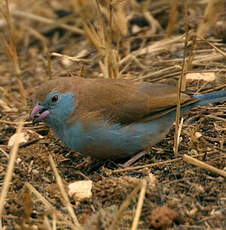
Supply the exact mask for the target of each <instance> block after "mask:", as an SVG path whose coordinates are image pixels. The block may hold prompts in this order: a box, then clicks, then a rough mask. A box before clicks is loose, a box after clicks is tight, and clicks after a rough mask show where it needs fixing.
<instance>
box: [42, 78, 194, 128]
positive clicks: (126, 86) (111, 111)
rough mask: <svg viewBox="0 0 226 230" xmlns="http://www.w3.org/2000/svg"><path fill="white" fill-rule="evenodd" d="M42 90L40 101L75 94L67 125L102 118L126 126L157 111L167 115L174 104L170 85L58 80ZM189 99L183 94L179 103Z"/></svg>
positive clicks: (104, 80)
mask: <svg viewBox="0 0 226 230" xmlns="http://www.w3.org/2000/svg"><path fill="white" fill-rule="evenodd" d="M41 88H42V90H41V92H40V91H39V97H42V99H43V97H44V95H46V92H49V91H51V90H58V91H60V92H73V93H75V111H74V112H73V113H72V114H71V116H70V117H69V119H68V122H69V123H71V122H74V121H75V120H77V119H79V118H82V119H83V120H84V121H87V122H88V121H90V120H93V119H95V120H96V119H102V118H105V119H109V120H112V121H117V122H119V123H121V124H129V123H132V122H134V121H139V120H142V119H144V118H145V119H148V120H149V119H152V115H153V114H155V116H154V117H156V112H158V111H159V112H160V114H161V113H162V112H164V113H166V109H167V108H172V106H175V105H176V103H177V93H176V88H175V87H173V86H169V85H164V84H149V83H144V82H140V83H139V82H133V81H130V80H120V79H118V80H115V79H104V78H97V79H85V78H79V77H76V78H59V79H57V80H56V79H55V80H52V81H49V82H48V83H47V84H45V85H44V86H43V87H41ZM40 95H42V96H40ZM192 100H193V98H192V97H190V96H189V95H187V94H182V100H181V101H182V103H185V102H189V101H192Z"/></svg>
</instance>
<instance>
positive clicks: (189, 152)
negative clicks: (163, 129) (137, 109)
mask: <svg viewBox="0 0 226 230" xmlns="http://www.w3.org/2000/svg"><path fill="white" fill-rule="evenodd" d="M170 2H171V4H170ZM225 9H226V5H225V3H224V1H223V0H208V1H207V0H206V1H201V0H200V1H179V0H174V1H168V0H159V1H151V0H146V1H136V0H131V1H129V0H109V1H107V0H70V1H66V2H63V1H59V0H56V1H35V0H31V1H25V0H21V1H20V3H19V4H18V1H16V0H10V1H7V0H5V1H1V2H0V13H1V14H0V38H1V43H0V47H1V50H0V58H1V59H0V61H1V65H0V154H1V160H0V177H1V180H2V181H3V178H5V179H4V181H3V182H2V188H1V196H0V200H1V202H0V218H1V225H2V229H4V228H5V229H8V228H10V227H11V228H13V229H19V230H22V229H23V230H24V229H48V230H50V229H51V230H55V229H66V228H67V229H133V230H135V229H148V228H151V229H153V228H155V227H156V226H155V225H153V218H152V219H151V220H150V218H151V217H150V216H152V217H153V215H154V214H155V215H156V214H159V216H158V218H159V220H160V222H161V221H163V220H166V219H167V221H166V222H164V223H163V224H162V229H164V228H165V229H166V228H167V227H168V225H170V224H172V223H173V227H172V228H173V229H179V228H182V229H207V228H208V229H222V230H223V229H224V226H225V225H226V222H225V212H226V211H225V202H226V200H225V195H226V193H225V181H224V178H223V177H225V167H226V164H225V140H226V132H225V131H226V126H225V112H226V107H225V105H224V104H215V105H213V106H209V107H208V106H206V107H205V108H197V109H194V110H192V111H191V113H190V114H189V115H186V116H185V119H184V122H180V119H179V116H178V118H177V124H176V132H175V140H174V138H173V132H171V133H170V134H169V135H168V136H167V138H166V139H165V140H164V141H163V142H162V143H160V144H158V145H157V146H154V147H153V149H152V151H151V154H150V155H147V156H145V157H143V158H142V159H140V160H139V161H138V162H136V163H135V164H134V165H133V166H132V167H130V168H126V169H121V168H119V166H118V164H117V163H118V162H111V161H108V162H100V161H92V162H91V161H90V159H89V158H87V157H84V156H80V155H79V154H78V153H72V152H69V150H67V149H66V148H65V147H63V146H62V145H61V143H60V142H59V141H58V140H56V138H55V137H54V136H53V134H52V132H51V131H49V130H48V128H47V127H46V126H44V125H39V126H35V127H33V126H32V125H31V123H30V122H24V127H23V130H33V131H36V132H38V133H39V134H41V135H43V136H44V137H45V138H44V139H40V140H39V141H38V142H37V140H38V139H37V140H35V141H34V139H32V138H33V137H31V139H29V143H28V144H26V145H21V146H19V149H17V148H18V144H15V145H14V147H13V148H12V149H11V150H10V149H9V147H8V146H7V142H8V139H9V138H10V136H12V134H14V133H15V130H16V127H17V126H18V121H20V120H21V119H23V120H25V119H26V117H27V116H28V113H29V111H30V107H29V106H27V105H26V104H27V100H28V99H29V98H30V95H31V94H32V92H33V89H34V86H37V85H39V84H40V83H41V82H45V81H46V80H48V79H49V78H54V77H55V76H68V75H69V76H71V75H80V76H83V77H97V76H100V77H105V78H128V79H132V80H136V81H143V80H145V81H149V82H157V81H158V82H165V83H168V84H174V85H176V84H178V112H177V113H178V114H179V107H180V106H179V105H180V103H179V102H180V92H181V90H187V91H192V92H193V93H197V92H209V91H212V90H215V89H216V90H218V89H223V88H225V86H226V78H225V73H226V68H225V52H226V51H225V50H226V45H225V41H226V34H225V29H226V27H225V23H224V22H225V19H226V14H225V12H226V10H225ZM209 72H210V73H214V74H215V75H216V79H215V81H211V82H208V81H204V80H203V79H202V80H197V81H192V82H188V81H186V79H185V75H186V74H187V73H209ZM194 121H195V122H194ZM18 132H21V130H19V131H18ZM173 145H174V150H175V153H176V154H177V156H175V155H174V153H173ZM49 155H53V156H54V161H55V162H56V164H57V167H56V165H55V163H54V161H53V159H52V158H51V157H50V159H49V158H48V156H49ZM12 156H13V157H12ZM185 161H188V162H189V163H191V164H188V163H186V162H185ZM49 162H50V165H51V167H50V166H49ZM192 164H194V165H196V166H198V167H194V166H193V165H192ZM6 168H7V170H6ZM202 168H204V169H205V170H202ZM13 171H14V174H13ZM60 175H61V176H60ZM84 176H85V177H86V178H88V179H90V180H92V181H93V184H94V187H93V197H92V198H91V199H88V200H86V201H76V200H72V198H69V197H68V196H67V190H65V184H67V183H70V182H72V181H74V180H79V179H80V180H81V179H84ZM55 180H56V182H55ZM153 181H154V182H153ZM139 192H140V194H139ZM155 210H162V212H160V213H155ZM156 212H158V211H156ZM175 213H176V214H175ZM175 216H176V217H180V218H175ZM177 219H180V221H177ZM154 224H156V223H154Z"/></svg>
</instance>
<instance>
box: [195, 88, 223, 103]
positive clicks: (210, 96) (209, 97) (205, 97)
mask: <svg viewBox="0 0 226 230" xmlns="http://www.w3.org/2000/svg"><path fill="white" fill-rule="evenodd" d="M194 97H197V98H199V99H200V100H199V101H197V102H196V103H194V106H199V105H206V104H209V103H214V102H218V101H224V100H226V90H221V91H215V92H211V93H206V94H198V95H194Z"/></svg>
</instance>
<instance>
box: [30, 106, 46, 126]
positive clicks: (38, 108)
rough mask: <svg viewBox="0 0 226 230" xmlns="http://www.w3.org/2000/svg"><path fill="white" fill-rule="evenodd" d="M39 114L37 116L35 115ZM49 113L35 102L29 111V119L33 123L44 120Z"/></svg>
mask: <svg viewBox="0 0 226 230" xmlns="http://www.w3.org/2000/svg"><path fill="white" fill-rule="evenodd" d="M37 114H40V115H39V116H38V117H35V115H37ZM49 114H50V112H49V110H47V109H45V108H44V107H43V106H41V105H38V104H36V105H35V106H34V108H33V109H32V111H31V114H30V119H32V120H33V124H35V123H37V122H39V121H42V120H44V119H45V118H46V117H48V115H49Z"/></svg>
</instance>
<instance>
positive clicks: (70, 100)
mask: <svg viewBox="0 0 226 230" xmlns="http://www.w3.org/2000/svg"><path fill="white" fill-rule="evenodd" d="M51 83H52V82H50V83H47V84H45V85H43V86H41V87H40V88H39V89H38V90H37V91H36V93H35V96H34V99H33V100H35V101H34V104H35V105H34V107H33V109H32V111H31V114H30V118H31V119H32V120H33V123H37V122H39V121H44V122H46V123H47V124H48V125H50V126H51V127H52V128H55V127H59V126H61V125H63V124H64V123H65V120H66V119H67V118H68V117H69V115H70V114H71V113H72V112H73V110H74V103H75V96H74V94H73V93H72V92H70V91H69V92H64V90H62V89H61V87H60V86H59V87H54V86H53V84H51Z"/></svg>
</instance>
